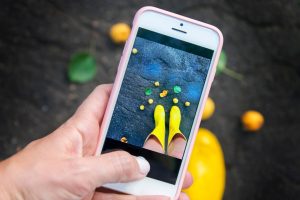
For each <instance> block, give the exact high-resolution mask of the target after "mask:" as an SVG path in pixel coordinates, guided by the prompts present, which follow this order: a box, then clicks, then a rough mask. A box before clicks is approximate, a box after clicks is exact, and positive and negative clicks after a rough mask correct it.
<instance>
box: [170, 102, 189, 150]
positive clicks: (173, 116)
mask: <svg viewBox="0 0 300 200" xmlns="http://www.w3.org/2000/svg"><path fill="white" fill-rule="evenodd" d="M180 122H181V112H180V109H179V107H178V106H172V108H171V111H170V121H169V137H168V146H169V145H170V143H171V141H172V140H173V138H174V137H175V136H176V135H180V136H181V137H183V139H184V140H185V141H186V138H185V136H184V135H183V133H182V132H181V130H180V129H179V128H180Z"/></svg>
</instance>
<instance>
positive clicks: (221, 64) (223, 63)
mask: <svg viewBox="0 0 300 200" xmlns="http://www.w3.org/2000/svg"><path fill="white" fill-rule="evenodd" d="M226 65H227V55H226V53H225V51H222V52H221V54H220V58H219V62H218V65H217V74H221V73H222V72H223V71H224V69H225V68H226Z"/></svg>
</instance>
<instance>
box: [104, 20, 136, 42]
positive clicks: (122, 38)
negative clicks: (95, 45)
mask: <svg viewBox="0 0 300 200" xmlns="http://www.w3.org/2000/svg"><path fill="white" fill-rule="evenodd" d="M130 31H131V29H130V27H129V25H128V24H125V23H117V24H114V25H113V26H112V27H111V28H110V31H109V36H110V38H111V40H112V41H113V42H114V43H116V44H120V43H124V42H126V40H127V39H128V37H129V35H130Z"/></svg>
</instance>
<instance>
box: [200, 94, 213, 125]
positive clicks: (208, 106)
mask: <svg viewBox="0 0 300 200" xmlns="http://www.w3.org/2000/svg"><path fill="white" fill-rule="evenodd" d="M214 112H215V102H214V101H213V100H212V99H211V98H210V97H208V98H207V100H206V103H205V107H204V111H203V114H202V120H207V119H209V118H210V117H211V116H212V115H213V114H214Z"/></svg>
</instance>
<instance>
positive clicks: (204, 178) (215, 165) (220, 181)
mask: <svg viewBox="0 0 300 200" xmlns="http://www.w3.org/2000/svg"><path fill="white" fill-rule="evenodd" d="M188 170H189V172H191V174H192V175H193V178H194V183H193V185H192V186H191V187H190V188H188V189H186V190H184V192H186V193H187V195H188V196H189V197H190V199H191V200H199V199H203V200H221V199H222V197H223V193H224V188H225V176H226V175H225V173H226V170H225V162H224V156H223V152H222V148H221V145H220V143H219V142H218V139H217V138H216V136H214V134H213V133H212V132H210V131H209V130H207V129H204V128H200V129H199V131H198V135H197V138H196V141H195V146H194V149H193V152H192V155H191V159H190V163H189V166H188Z"/></svg>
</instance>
